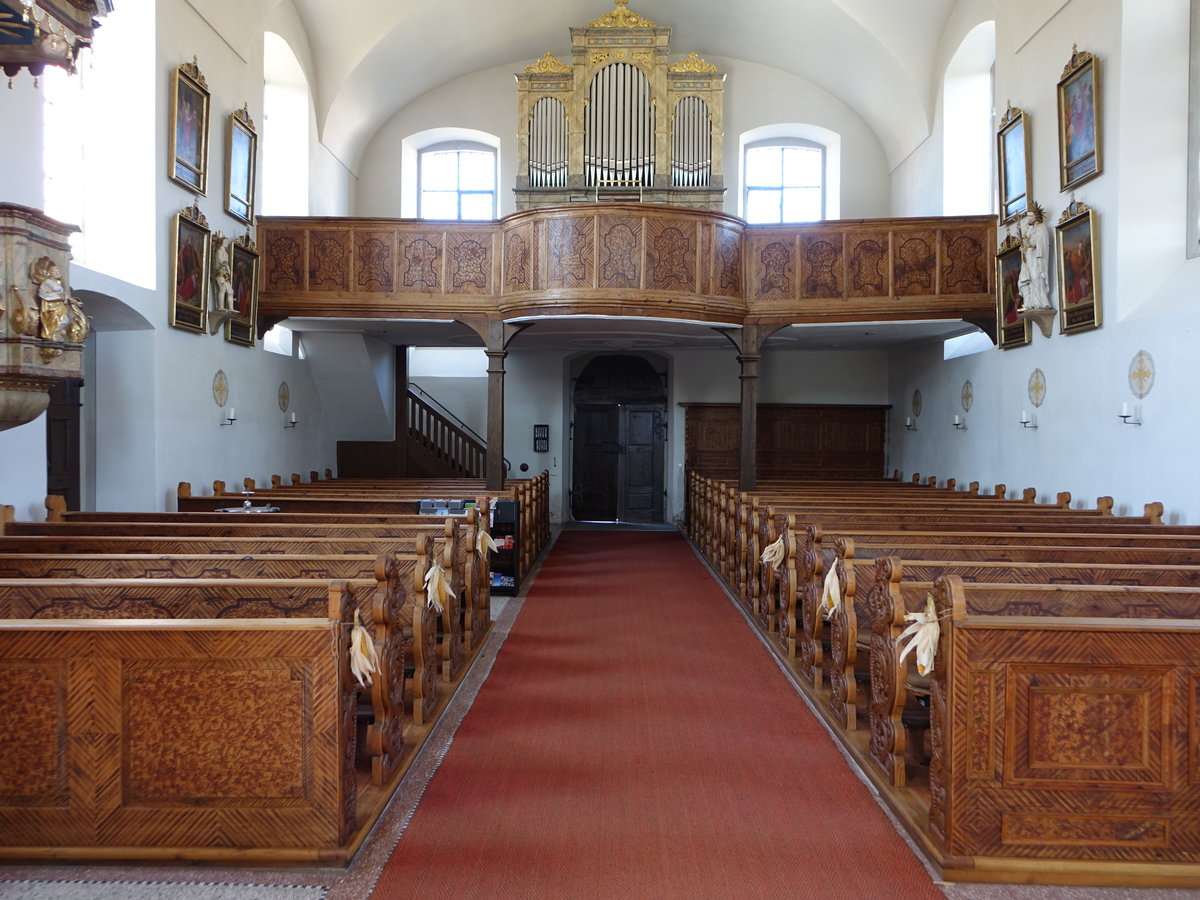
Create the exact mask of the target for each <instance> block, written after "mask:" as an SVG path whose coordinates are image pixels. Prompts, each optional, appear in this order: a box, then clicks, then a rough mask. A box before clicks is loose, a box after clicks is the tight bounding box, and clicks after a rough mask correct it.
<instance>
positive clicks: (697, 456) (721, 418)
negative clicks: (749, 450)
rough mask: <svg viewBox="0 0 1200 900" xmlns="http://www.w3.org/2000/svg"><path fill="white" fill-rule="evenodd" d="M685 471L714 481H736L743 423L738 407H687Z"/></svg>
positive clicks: (690, 405) (691, 405) (698, 405)
mask: <svg viewBox="0 0 1200 900" xmlns="http://www.w3.org/2000/svg"><path fill="white" fill-rule="evenodd" d="M684 423H685V424H684V451H683V455H684V468H685V469H686V470H688V471H689V472H699V473H700V474H702V475H708V476H710V477H712V478H731V477H732V478H736V477H737V473H738V469H739V461H738V460H739V457H738V448H739V447H740V446H741V443H742V437H741V420H740V418H739V414H738V408H737V407H736V406H728V405H716V404H713V405H703V404H688V406H687V413H686V416H685V420H684Z"/></svg>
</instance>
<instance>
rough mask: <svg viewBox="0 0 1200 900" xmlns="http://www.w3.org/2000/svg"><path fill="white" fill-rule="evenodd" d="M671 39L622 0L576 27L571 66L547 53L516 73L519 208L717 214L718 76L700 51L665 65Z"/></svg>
mask: <svg viewBox="0 0 1200 900" xmlns="http://www.w3.org/2000/svg"><path fill="white" fill-rule="evenodd" d="M670 35H671V29H670V28H666V27H663V26H660V25H657V24H655V23H654V22H653V21H652V20H651V19H648V18H646V17H645V16H642V15H639V14H638V13H635V12H632V11H630V10H629V8H628V6H627V0H617V5H616V7H615V8H614V9H613V10H612V12H609V13H607V14H605V15H603V16H601V17H599V18H598V19H594V20H593V21H592V22H591V23H590V24H588V25H586V26H581V27H575V28H572V29H571V60H570V65H568V64H567V63H566V62H563V61H560V60H559V59H558V58H556V57H555V55H554V54H553V53H546V54H545V55H544V56H543V57H542V58H541V59H540V60H538V61H537V62H535V63H534V64H533V65H530V66H527V67H526V68H525V71H524V72H522V73H519V74H517V76H516V79H517V92H518V103H517V116H518V119H517V121H518V169H517V171H518V175H517V184H516V188H515V193H516V201H517V202H516V205H517V209H519V210H526V209H535V208H538V207H543V206H560V205H563V204H567V203H576V202H593V201H599V200H636V201H642V202H652V203H670V204H673V205H677V206H686V207H690V208H693V209H708V210H714V211H719V210H720V209H721V208H722V205H723V198H724V194H725V187H724V183H723V181H724V179H723V176H722V171H723V169H722V165H723V163H722V158H721V145H722V138H723V127H724V111H723V101H724V81H725V76H724V75H723V74H722V73H720V72H719V71H718V70H717V67H716V66H714V65H712V64H710V63H708V62H706V61H705V60H704V59H702V58H701V57H700V56H699V54H697V53H690V54H688V55H687V57H686V58H684V59H683V60H682V61H679V62H676V63H675V64H673V65H672V64H670V62H669V59H668V55H669V52H670V48H669V44H670Z"/></svg>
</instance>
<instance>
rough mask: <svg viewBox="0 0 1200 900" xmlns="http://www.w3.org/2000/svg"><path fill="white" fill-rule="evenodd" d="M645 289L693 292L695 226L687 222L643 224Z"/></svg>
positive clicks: (654, 220)
mask: <svg viewBox="0 0 1200 900" xmlns="http://www.w3.org/2000/svg"><path fill="white" fill-rule="evenodd" d="M646 231H647V234H646V287H647V288H649V289H651V290H656V291H681V292H684V293H694V292H695V290H696V258H697V254H696V225H695V223H694V222H692V221H688V220H686V219H666V218H652V219H647V220H646Z"/></svg>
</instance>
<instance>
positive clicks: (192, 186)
mask: <svg viewBox="0 0 1200 900" xmlns="http://www.w3.org/2000/svg"><path fill="white" fill-rule="evenodd" d="M208 100H209V96H208V84H207V83H206V82H205V81H204V76H203V75H201V74H200V67H199V66H198V65H197V64H196V59H195V57H193V58H192V61H191V62H190V63H183V64H182V65H180V66H177V67H176V68H175V77H174V79H173V82H172V85H171V127H170V128H169V129H168V131H169V132H170V135H171V147H170V155H169V156H168V157H167V160H168V164H169V165H170V171H169V173H168V174H169V175H170V178H171V180H172V181H174V182H176V183H177V184H181V185H183V186H184V187H185V188H188V189H189V190H192V191H195V192H196V193H197V194H206V193H208V106H209V103H208Z"/></svg>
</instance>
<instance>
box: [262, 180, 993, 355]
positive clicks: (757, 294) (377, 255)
mask: <svg viewBox="0 0 1200 900" xmlns="http://www.w3.org/2000/svg"><path fill="white" fill-rule="evenodd" d="M258 238H259V246H260V247H261V252H262V254H263V260H262V278H261V295H260V302H259V319H260V323H259V325H260V329H261V328H265V327H269V325H271V324H273V323H274V322H275V321H278V320H280V319H282V318H285V317H287V316H318V317H319V316H326V317H362V318H413V319H419V318H466V317H476V318H480V319H483V320H492V321H495V320H505V319H514V318H519V317H526V316H538V315H547V316H550V315H624V316H645V317H652V318H670V319H690V320H696V321H702V322H709V323H712V324H727V325H748V324H762V325H767V326H770V325H785V324H790V323H802V322H852V321H879V320H897V321H902V320H908V319H965V320H967V321H970V322H972V323H974V324H977V325H978V326H979V327H981V328H983V329H984V330H985V331H987V332H988V333H989V334H993V333H994V330H995V301H994V299H993V296H994V294H993V292H994V278H995V275H994V271H995V263H994V260H995V248H996V223H995V219H994V218H993V217H991V216H968V217H956V218H925V219H870V220H843V221H828V222H818V223H813V224H807V225H784V226H778V225H776V226H761V225H747V224H746V223H745V222H744V221H742V220H741V219H738V218H736V217H733V216H728V215H724V214H721V213H713V212H706V211H702V210H690V209H683V208H679V207H670V206H654V205H648V204H640V203H588V204H574V205H571V206H569V207H556V208H542V209H536V210H530V211H526V212H520V213H516V214H514V215H511V216H508V217H506V218H504V219H501V220H499V221H495V222H452V223H448V222H432V221H423V220H416V219H365V218H364V219H351V218H282V217H280V218H262V219H260V220H259V230H258Z"/></svg>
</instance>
